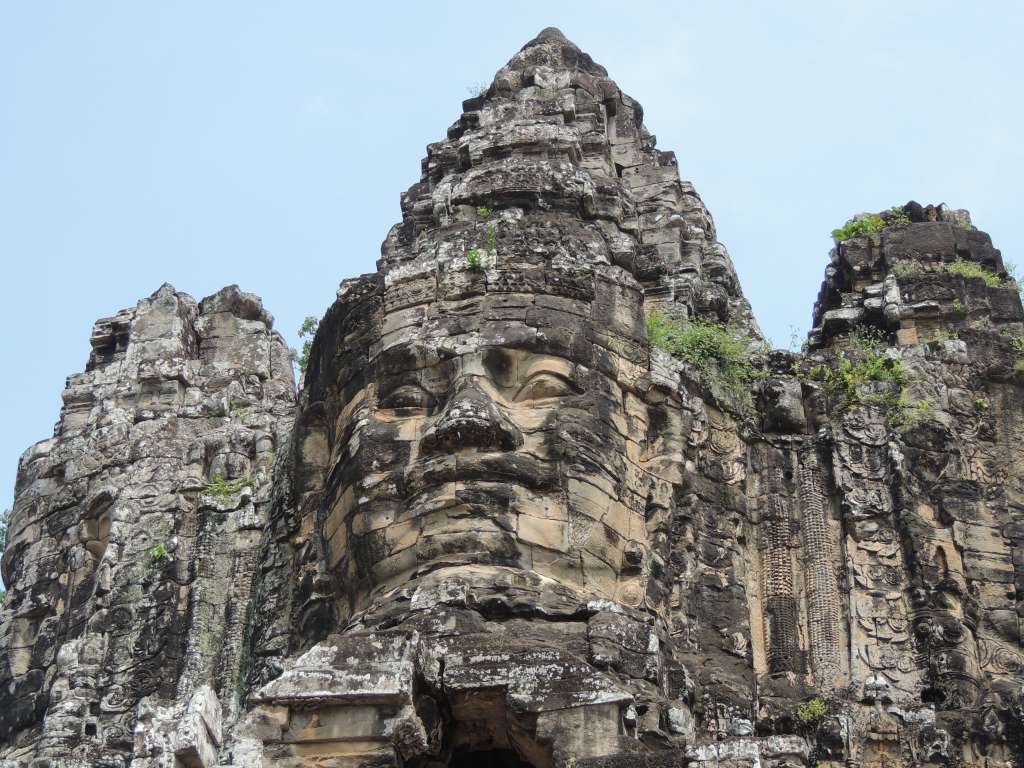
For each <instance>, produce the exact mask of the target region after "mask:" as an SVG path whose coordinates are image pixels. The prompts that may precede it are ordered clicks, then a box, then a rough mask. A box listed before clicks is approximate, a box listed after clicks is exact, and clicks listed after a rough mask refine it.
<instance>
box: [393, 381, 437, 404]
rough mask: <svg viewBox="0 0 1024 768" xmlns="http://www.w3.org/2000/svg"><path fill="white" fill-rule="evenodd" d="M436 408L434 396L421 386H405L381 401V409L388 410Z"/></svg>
mask: <svg viewBox="0 0 1024 768" xmlns="http://www.w3.org/2000/svg"><path fill="white" fill-rule="evenodd" d="M433 406H434V396H433V395H431V394H430V393H429V392H427V390H425V389H424V388H423V387H421V386H420V385H419V384H403V385H402V386H400V387H398V389H394V390H392V391H391V392H390V393H388V395H387V396H386V397H385V398H384V399H383V400H381V403H380V407H381V408H387V409H398V408H419V409H427V408H432V407H433Z"/></svg>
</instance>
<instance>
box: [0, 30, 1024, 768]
mask: <svg viewBox="0 0 1024 768" xmlns="http://www.w3.org/2000/svg"><path fill="white" fill-rule="evenodd" d="M859 218H860V219H862V220H863V223H865V225H866V224H868V223H873V224H874V226H873V227H872V226H865V227H863V228H862V229H861V230H860V232H861V234H856V233H855V234H854V235H852V236H850V237H848V238H846V239H840V240H839V241H838V242H837V245H836V248H835V249H834V250H833V252H832V255H831V263H830V265H829V266H828V268H827V269H826V276H825V281H824V283H823V285H822V289H821V293H820V295H819V297H818V301H817V304H816V305H815V309H814V329H813V330H812V332H811V335H810V338H809V340H808V344H807V347H806V350H805V352H804V353H794V352H786V351H779V350H776V351H768V350H767V348H766V347H765V345H764V344H763V341H762V340H761V337H760V332H759V331H758V328H757V325H756V323H755V322H754V320H753V318H752V315H751V312H750V307H749V305H748V303H747V301H746V300H745V299H744V298H743V294H742V292H741V290H740V287H739V283H738V281H737V278H736V273H735V270H734V268H733V265H732V263H731V261H730V259H729V256H728V254H727V253H726V251H725V249H724V248H723V247H722V245H721V244H720V243H719V242H718V239H717V234H716V232H715V228H714V225H713V223H712V220H711V217H710V215H709V214H708V212H707V210H706V209H705V207H704V205H703V204H702V202H701V200H700V198H699V197H698V196H697V194H696V192H695V191H694V190H693V187H692V186H691V185H690V184H689V183H687V182H682V181H680V179H679V176H678V171H677V166H676V160H675V157H674V155H672V154H671V153H668V152H663V151H660V150H657V149H656V148H655V139H654V137H653V136H652V135H651V134H649V133H648V132H647V130H646V129H645V128H644V127H643V112H642V109H641V107H640V105H639V104H638V103H637V102H636V101H634V100H633V99H631V98H630V97H628V96H627V95H626V94H624V93H622V92H621V91H620V90H619V89H618V87H617V86H616V85H615V83H614V82H613V81H612V80H610V79H609V78H608V76H607V73H606V72H605V70H604V69H603V68H602V67H600V66H598V65H597V64H595V63H594V62H593V61H592V60H591V58H590V57H589V56H587V54H585V53H583V52H582V51H580V50H579V49H578V48H577V47H576V46H575V45H573V44H572V43H571V42H569V41H568V40H566V39H565V37H563V36H562V34H561V33H560V32H558V31H557V30H554V29H547V30H544V31H543V32H542V33H541V34H540V35H539V36H538V37H537V38H536V39H534V40H532V41H531V42H530V43H528V44H527V45H526V46H525V47H524V48H523V49H522V50H521V51H520V52H519V53H517V54H516V55H515V56H514V57H513V58H512V60H511V61H510V62H509V63H508V64H507V65H506V66H505V67H503V68H502V69H501V70H500V71H499V72H498V73H497V75H496V76H495V78H494V80H493V82H492V83H491V84H490V86H489V87H488V88H487V90H486V92H485V93H482V94H480V95H479V96H478V97H474V98H472V99H469V100H467V101H466V102H464V104H463V113H462V115H461V117H460V118H459V120H458V121H457V122H456V123H454V124H453V125H452V127H451V128H450V129H449V130H448V135H447V137H446V138H445V139H444V140H443V141H440V142H438V143H436V144H432V145H430V146H429V147H428V149H427V157H426V159H425V160H424V161H423V164H422V174H421V177H420V180H419V182H417V183H416V184H414V185H413V186H412V187H411V188H410V189H409V190H408V191H407V192H406V193H405V194H404V195H403V196H402V221H401V223H399V224H397V225H396V226H395V227H394V228H393V229H392V230H391V232H390V233H389V234H388V236H387V239H386V240H385V242H384V244H383V247H382V256H381V259H380V261H379V262H378V269H377V271H376V272H375V273H373V274H370V275H364V276H362V277H359V278H355V279H352V280H346V281H344V282H343V283H342V284H341V287H340V289H339V290H338V295H337V300H336V301H335V302H334V304H333V305H332V306H331V307H329V308H328V309H327V311H326V313H325V315H324V316H323V319H322V320H321V321H320V325H319V329H318V331H317V334H316V338H315V341H314V343H313V345H312V349H311V350H310V354H309V360H308V366H307V368H306V371H305V374H304V376H303V381H302V384H301V387H300V388H299V389H298V391H296V388H295V385H294V383H293V374H292V364H291V359H290V356H289V351H288V349H287V347H286V345H285V342H284V341H283V339H282V338H281V336H280V335H279V334H278V333H277V332H276V331H274V330H273V320H272V318H271V317H270V315H269V314H268V313H267V312H266V311H265V310H264V309H263V307H262V305H261V302H260V300H259V299H258V298H257V297H255V296H253V295H251V294H247V293H243V292H241V291H240V290H239V289H238V288H237V287H236V286H230V287H228V288H225V289H223V290H221V291H219V292H218V293H216V294H214V295H213V296H210V297H208V298H206V299H204V300H203V301H201V302H199V303H198V304H197V303H196V302H195V301H194V300H193V299H191V298H190V297H189V296H187V295H185V294H182V293H179V292H177V291H176V290H175V289H174V288H172V287H171V286H169V285H164V286H163V287H161V288H160V289H159V290H158V291H157V292H156V293H154V294H153V295H152V296H150V297H149V298H148V299H144V300H142V301H140V302H139V303H138V304H137V305H136V307H135V308H134V309H130V310H124V311H122V312H120V313H118V314H117V315H115V316H114V317H112V318H107V319H103V320H100V321H99V322H97V324H96V326H95V328H94V330H93V334H92V353H91V355H90V358H89V362H88V364H87V366H86V371H85V372H84V373H81V374H76V375H74V376H72V377H71V378H69V379H68V383H67V388H66V389H65V392H64V396H63V397H64V406H63V408H62V410H61V414H60V419H59V421H58V423H57V426H56V428H55V430H54V436H53V437H52V438H50V439H48V440H44V441H43V442H41V443H38V444H37V445H35V446H33V447H32V448H30V449H29V450H28V451H27V452H26V453H25V455H24V457H23V458H22V460H21V463H20V465H19V468H18V479H17V488H16V498H15V502H14V507H13V513H12V516H11V520H10V532H9V537H8V544H7V548H6V551H5V552H4V555H3V577H4V581H5V583H6V584H7V586H8V590H9V591H8V594H7V599H6V603H5V605H4V606H3V610H2V614H0V766H2V767H3V768H13V766H31V767H32V768H65V767H66V768H79V767H83V768H84V767H85V766H104V767H105V768H128V767H129V766H131V768H158V767H159V768H200V767H201V768H212V766H221V767H222V768H228V767H229V766H231V767H233V768H258V767H260V768H262V767H263V766H281V767H282V768H313V767H314V766H315V767H316V768H357V767H359V768H371V767H372V768H386V767H388V766H391V767H394V768H397V767H398V766H404V767H407V768H443V767H445V766H452V767H453V768H459V767H460V766H461V767H465V766H503V767H505V768H509V767H511V768H516V767H520V768H523V767H527V766H532V768H570V767H571V768H625V767H627V766H638V767H647V768H656V767H668V766H694V767H695V768H703V767H706V768H712V767H714V768H727V767H728V768H731V767H733V766H735V767H737V768H739V767H741V766H742V767H743V768H768V767H769V766H773V767H779V768H781V767H782V766H810V765H815V764H817V765H832V766H840V765H842V766H978V767H979V768H980V767H981V766H987V767H991V768H995V767H996V766H1007V767H1009V766H1016V767H1017V768H1021V767H1022V766H1024V646H1022V641H1021V628H1022V621H1024V462H1022V457H1024V453H1022V450H1021V445H1022V441H1024V411H1022V408H1021V406H1022V403H1024V397H1022V383H1024V381H1022V376H1024V373H1022V370H1024V362H1022V359H1024V311H1022V307H1021V301H1020V296H1019V293H1018V291H1017V288H1016V287H1015V286H1014V285H1013V284H1012V282H1011V281H1010V278H1009V275H1008V274H1007V272H1006V267H1005V265H1004V264H1003V262H1002V259H1001V256H1000V253H999V251H998V250H995V249H994V248H993V247H992V244H991V240H990V239H989V237H988V235H986V234H985V233H983V232H981V231H979V230H977V229H975V228H974V227H973V226H972V225H971V223H970V218H969V216H968V215H967V213H966V212H965V211H958V210H950V209H948V208H946V207H945V206H937V207H935V206H927V207H923V206H921V205H918V204H916V203H910V204H907V205H906V206H903V207H902V208H899V209H895V210H892V211H886V212H884V213H883V214H882V215H881V217H879V216H877V215H875V216H867V217H859ZM854 229H856V227H855V228H854ZM851 231H852V230H851ZM648 317H661V318H668V320H667V321H666V322H669V323H674V324H677V325H678V327H683V328H685V327H690V328H705V329H709V328H710V329H714V328H720V327H728V328H729V329H730V330H729V333H731V334H732V338H733V339H738V340H740V343H741V344H742V345H744V346H743V349H745V350H746V352H745V354H746V358H747V360H746V363H745V365H746V366H747V367H746V368H745V369H744V370H745V371H746V373H745V374H744V375H743V376H742V377H741V378H740V380H739V381H740V383H741V384H742V385H743V388H742V391H737V388H736V387H735V386H723V381H722V379H721V377H722V376H723V375H724V373H723V371H724V369H722V368H721V367H716V366H715V365H711V366H709V365H706V364H701V363H702V362H703V363H706V362H707V361H701V360H696V359H694V357H693V355H692V354H690V355H689V356H688V355H687V354H686V352H685V350H683V351H682V352H680V351H679V350H678V349H677V350H676V352H677V354H676V355H675V356H673V355H672V354H669V352H666V351H664V350H663V349H661V348H658V346H657V345H652V344H651V343H650V342H649V338H648V329H647V323H648V321H647V320H646V319H645V318H648ZM715 324H719V325H715ZM716 372H717V373H716ZM726 383H728V382H726ZM732 383H733V384H735V383H736V382H735V381H734V382H732Z"/></svg>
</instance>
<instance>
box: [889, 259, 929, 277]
mask: <svg viewBox="0 0 1024 768" xmlns="http://www.w3.org/2000/svg"><path fill="white" fill-rule="evenodd" d="M889 271H890V272H892V274H894V275H896V277H913V276H914V275H920V274H923V273H924V269H923V268H922V267H921V265H920V264H918V263H917V262H916V261H897V262H896V263H895V264H893V265H892V266H891V267H889Z"/></svg>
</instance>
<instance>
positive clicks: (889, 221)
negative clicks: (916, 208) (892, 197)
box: [883, 205, 910, 227]
mask: <svg viewBox="0 0 1024 768" xmlns="http://www.w3.org/2000/svg"><path fill="white" fill-rule="evenodd" d="M883 216H884V218H885V225H886V226H887V227H905V226H906V225H907V224H909V223H910V217H909V216H907V212H906V211H904V210H903V206H901V205H894V206H893V207H892V208H890V209H889V210H888V211H886V212H885V213H884V214H883Z"/></svg>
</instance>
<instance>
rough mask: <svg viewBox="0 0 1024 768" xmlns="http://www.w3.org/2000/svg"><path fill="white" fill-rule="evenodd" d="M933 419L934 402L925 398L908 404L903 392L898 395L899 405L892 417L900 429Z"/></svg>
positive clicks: (934, 416) (934, 412)
mask: <svg viewBox="0 0 1024 768" xmlns="http://www.w3.org/2000/svg"><path fill="white" fill-rule="evenodd" d="M935 419H936V410H935V403H933V402H932V401H931V400H927V399H925V400H918V401H917V402H916V403H914V404H913V405H910V404H909V403H908V402H907V398H906V395H905V394H901V395H900V399H899V407H898V408H897V409H896V411H895V412H894V414H893V417H892V421H893V423H894V425H895V426H897V427H899V428H900V429H910V428H912V427H916V426H918V425H919V424H924V423H925V422H928V421H935Z"/></svg>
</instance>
